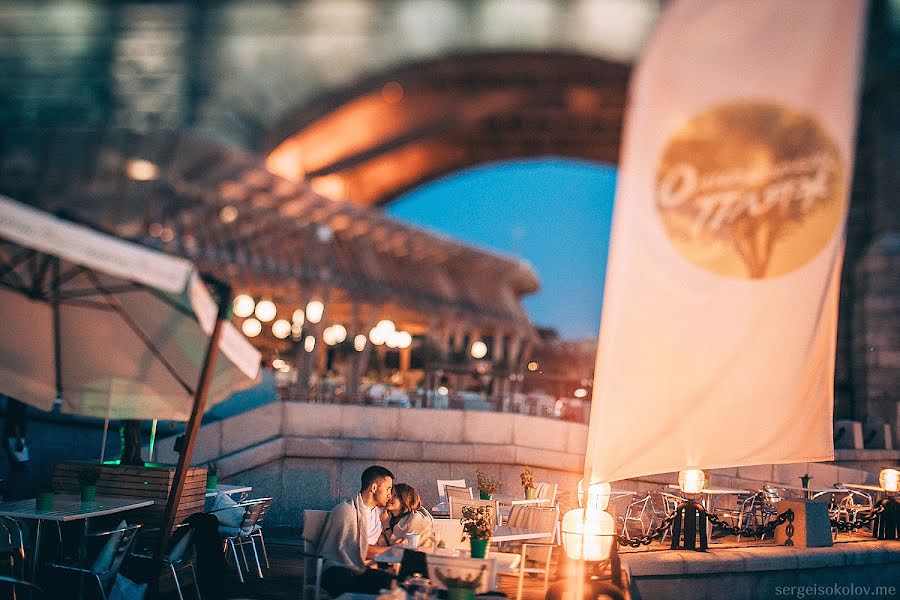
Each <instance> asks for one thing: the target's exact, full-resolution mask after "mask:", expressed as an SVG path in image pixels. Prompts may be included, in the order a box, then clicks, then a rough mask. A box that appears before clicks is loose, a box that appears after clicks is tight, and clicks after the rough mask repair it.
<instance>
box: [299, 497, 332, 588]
mask: <svg viewBox="0 0 900 600" xmlns="http://www.w3.org/2000/svg"><path fill="white" fill-rule="evenodd" d="M329 513H330V511H327V510H304V511H303V554H302V556H303V598H306V593H307V591H309V590H310V588H311V589H312V592H313V600H319V596H320V595H321V594H322V565H323V563H324V559H323V558H322V556H320V555H319V554H318V548H319V537H320V536H321V535H322V528H323V527H325V521H327V520H328V514H329ZM313 563H314V564H315V569H310V565H311V564H313ZM310 575H315V577H314V578H313V582H312V583H310Z"/></svg>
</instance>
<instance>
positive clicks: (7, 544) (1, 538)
mask: <svg viewBox="0 0 900 600" xmlns="http://www.w3.org/2000/svg"><path fill="white" fill-rule="evenodd" d="M0 554H6V555H8V558H9V573H10V575H12V576H13V577H24V576H25V544H24V536H23V535H22V527H21V526H20V525H19V522H18V521H16V520H15V519H11V518H9V517H0ZM16 563H18V565H19V574H18V575H16Z"/></svg>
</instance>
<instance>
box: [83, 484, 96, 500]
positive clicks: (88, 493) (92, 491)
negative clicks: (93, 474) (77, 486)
mask: <svg viewBox="0 0 900 600" xmlns="http://www.w3.org/2000/svg"><path fill="white" fill-rule="evenodd" d="M96 497H97V486H96V485H83V486H81V501H82V502H93V501H94V498H96Z"/></svg>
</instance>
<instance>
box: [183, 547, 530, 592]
mask: <svg viewBox="0 0 900 600" xmlns="http://www.w3.org/2000/svg"><path fill="white" fill-rule="evenodd" d="M266 548H267V549H268V552H269V563H270V564H271V569H269V570H268V571H264V575H265V577H264V578H263V579H259V578H258V577H257V576H256V575H255V574H252V575H249V576H247V575H246V574H245V575H244V578H245V583H241V582H240V581H239V580H238V578H237V575H236V573H235V570H234V568H233V565H231V564H230V563H229V571H228V575H227V576H228V583H227V584H226V586H225V587H226V590H228V592H227V596H226V597H227V598H229V599H233V600H237V599H242V600H243V599H251V598H252V599H259V600H286V599H288V598H289V599H290V600H301V598H302V593H301V592H302V589H303V587H302V582H303V560H302V559H301V558H299V556H298V547H297V546H296V545H294V544H282V543H278V542H277V541H276V540H271V541H270V540H267V541H266ZM188 577H189V575H185V583H188ZM499 580H500V585H499V587H500V591H502V592H504V593H505V594H506V595H508V596H509V597H510V598H515V597H516V578H515V577H508V576H503V577H500V578H499ZM183 593H184V597H185V599H186V600H187V599H188V598H194V590H193V587H192V586H191V585H190V584H189V583H188V585H185V586H184V588H183ZM177 597H178V596H177V595H176V594H175V592H174V590H172V591H171V592H170V593H169V594H166V596H165V598H166V600H170V599H176V598H177ZM522 597H523V599H524V600H543V598H544V588H543V579H542V578H539V577H526V579H525V588H524V593H523V595H522Z"/></svg>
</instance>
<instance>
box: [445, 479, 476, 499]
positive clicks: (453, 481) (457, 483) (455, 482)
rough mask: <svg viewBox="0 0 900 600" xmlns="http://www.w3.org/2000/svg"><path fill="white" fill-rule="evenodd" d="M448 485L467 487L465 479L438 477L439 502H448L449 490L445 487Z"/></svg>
mask: <svg viewBox="0 0 900 600" xmlns="http://www.w3.org/2000/svg"><path fill="white" fill-rule="evenodd" d="M448 485H449V486H453V487H458V488H464V487H467V486H466V480H465V479H438V480H437V489H438V502H446V501H447V492H446V491H445V489H444V488H446V487H447V486H448ZM470 497H471V496H470Z"/></svg>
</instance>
